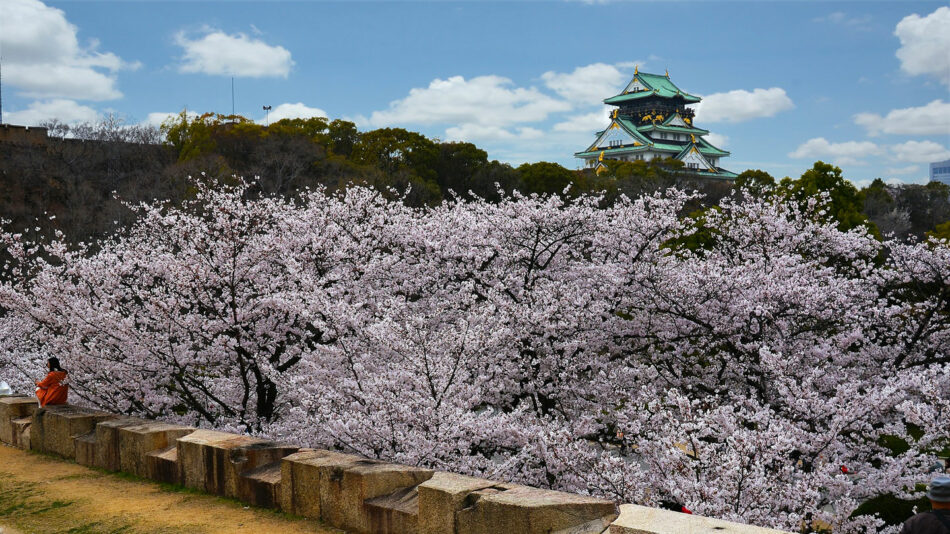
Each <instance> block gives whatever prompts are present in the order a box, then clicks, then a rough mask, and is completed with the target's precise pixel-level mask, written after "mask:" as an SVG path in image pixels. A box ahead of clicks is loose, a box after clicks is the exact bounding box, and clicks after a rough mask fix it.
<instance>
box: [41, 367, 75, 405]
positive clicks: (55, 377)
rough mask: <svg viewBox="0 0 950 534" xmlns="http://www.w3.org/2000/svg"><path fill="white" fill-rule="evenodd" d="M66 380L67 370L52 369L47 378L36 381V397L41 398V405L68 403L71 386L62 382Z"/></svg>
mask: <svg viewBox="0 0 950 534" xmlns="http://www.w3.org/2000/svg"><path fill="white" fill-rule="evenodd" d="M64 380H66V372H65V371H50V373H49V374H48V375H46V378H44V379H43V380H42V381H40V382H37V383H36V386H37V389H36V398H37V399H39V400H40V406H46V405H47V404H66V395H67V394H68V393H69V386H68V385H67V384H63V383H62V382H63V381H64Z"/></svg>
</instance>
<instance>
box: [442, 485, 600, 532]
mask: <svg viewBox="0 0 950 534" xmlns="http://www.w3.org/2000/svg"><path fill="white" fill-rule="evenodd" d="M469 500H470V502H471V501H474V502H472V504H471V505H470V506H469V507H467V508H464V509H462V510H461V511H459V512H458V513H457V514H456V528H457V532H458V534H492V533H495V532H519V533H524V534H535V533H537V534H542V533H543V534H549V533H563V534H568V533H570V534H601V533H602V532H603V531H604V530H605V529H606V528H607V526H608V525H610V523H611V522H612V521H613V520H614V519H616V517H617V505H616V504H614V503H613V502H611V501H607V500H603V499H596V498H593V497H585V496H583V495H575V494H572V493H562V492H559V491H547V490H542V489H537V488H530V487H527V486H514V487H511V489H507V490H504V491H499V490H498V489H496V488H486V489H484V490H479V491H475V492H472V493H471V494H470V495H469Z"/></svg>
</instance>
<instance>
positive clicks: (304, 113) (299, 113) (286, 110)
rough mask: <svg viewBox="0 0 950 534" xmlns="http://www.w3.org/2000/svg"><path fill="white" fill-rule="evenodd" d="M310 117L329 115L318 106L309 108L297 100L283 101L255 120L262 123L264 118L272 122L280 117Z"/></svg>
mask: <svg viewBox="0 0 950 534" xmlns="http://www.w3.org/2000/svg"><path fill="white" fill-rule="evenodd" d="M311 117H329V115H327V112H326V111H323V110H322V109H320V108H311V107H309V106H307V105H305V104H304V103H303V102H297V103H295V104H291V103H289V102H285V103H283V104H281V105H279V106H277V107H276V108H274V109H273V110H271V112H270V113H269V114H265V115H264V117H261V120H259V121H257V122H259V123H262V122H264V121H265V120H270V122H272V123H273V122H277V121H279V120H281V119H309V118H311Z"/></svg>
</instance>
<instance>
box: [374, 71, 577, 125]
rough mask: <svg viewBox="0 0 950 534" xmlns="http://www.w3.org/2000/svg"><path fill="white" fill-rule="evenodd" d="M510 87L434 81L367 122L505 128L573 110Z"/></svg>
mask: <svg viewBox="0 0 950 534" xmlns="http://www.w3.org/2000/svg"><path fill="white" fill-rule="evenodd" d="M511 86H512V82H511V80H509V79H508V78H503V77H501V76H495V75H489V76H477V77H475V78H472V79H470V80H466V79H465V78H463V77H462V76H452V77H451V78H448V79H446V80H441V79H435V80H433V81H432V82H431V83H430V84H429V86H428V87H423V88H413V89H411V90H410V91H409V96H407V97H406V98H403V99H402V100H396V101H394V102H391V103H390V104H389V109H387V110H384V111H374V112H373V113H372V115H371V116H370V117H369V119H367V120H366V122H367V123H369V124H370V125H372V126H374V127H382V126H393V125H396V126H402V125H406V124H439V123H448V124H456V125H459V126H464V125H478V126H482V127H491V126H495V127H499V128H504V127H507V126H510V125H513V124H519V123H525V122H536V121H541V120H544V119H546V118H547V117H548V115H550V114H551V113H555V112H560V111H568V110H569V109H570V108H571V106H570V104H569V103H567V102H564V101H562V100H558V99H556V98H553V97H551V96H548V95H546V94H544V93H542V92H540V91H538V90H537V89H536V88H534V87H528V88H525V87H511Z"/></svg>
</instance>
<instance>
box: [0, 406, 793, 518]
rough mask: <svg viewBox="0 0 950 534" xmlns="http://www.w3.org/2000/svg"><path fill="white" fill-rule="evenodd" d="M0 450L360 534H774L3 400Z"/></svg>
mask: <svg viewBox="0 0 950 534" xmlns="http://www.w3.org/2000/svg"><path fill="white" fill-rule="evenodd" d="M0 442H2V443H4V444H6V445H9V446H13V447H18V448H21V449H32V450H37V451H42V452H46V453H52V454H57V455H59V456H62V457H64V458H69V459H75V460H76V461H77V462H78V463H80V464H83V465H89V466H94V467H98V468H101V469H107V470H111V471H122V472H126V473H131V474H134V475H137V476H140V477H143V478H146V479H151V480H156V481H159V482H165V483H174V484H181V485H184V486H187V487H190V488H195V489H199V490H202V491H205V492H207V493H211V494H215V495H222V496H226V497H233V498H236V499H239V500H241V501H243V502H245V503H248V504H250V505H254V506H259V507H263V508H271V509H276V510H281V511H284V512H287V513H292V514H296V515H300V516H304V517H308V518H312V519H315V520H319V521H321V522H322V523H323V524H325V525H329V526H332V527H336V528H340V529H343V530H344V531H346V532H352V533H359V534H502V533H511V534H520V533H524V534H687V533H688V534H714V533H715V534H730V533H732V534H782V533H781V531H777V530H772V529H767V528H761V527H754V526H750V525H742V524H739V523H732V522H728V521H721V520H718V519H711V518H706V517H700V516H695V515H688V514H680V513H676V512H670V511H666V510H658V509H654V508H646V507H643V506H636V505H633V504H623V505H620V506H619V507H618V506H617V504H616V503H614V502H612V501H608V500H604V499H598V498H595V497H589V496H585V495H577V494H573V493H564V492H559V491H551V490H544V489H539V488H532V487H528V486H522V485H518V484H510V483H504V482H497V481H492V480H486V479H481V478H475V477H469V476H464V475H459V474H455V473H448V472H442V471H432V470H430V469H424V468H419V467H413V466H407V465H398V464H392V463H388V462H383V461H379V460H372V459H367V458H362V457H359V456H354V455H350V454H344V453H341V452H337V451H327V450H319V449H307V448H300V447H297V446H295V445H291V444H286V443H277V442H273V441H270V440H267V439H264V438H257V437H251V436H244V435H239V434H229V433H225V432H218V431H214V430H206V429H196V428H191V427H187V426H182V425H174V424H168V423H164V422H159V421H149V420H146V419H140V418H133V417H128V416H122V415H116V414H111V413H108V412H103V411H100V410H93V409H89V408H83V407H79V406H73V405H62V406H49V407H47V408H46V409H45V410H38V409H37V404H36V402H35V399H33V398H32V397H25V396H15V395H14V396H0ZM785 534H787V533H785Z"/></svg>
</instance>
